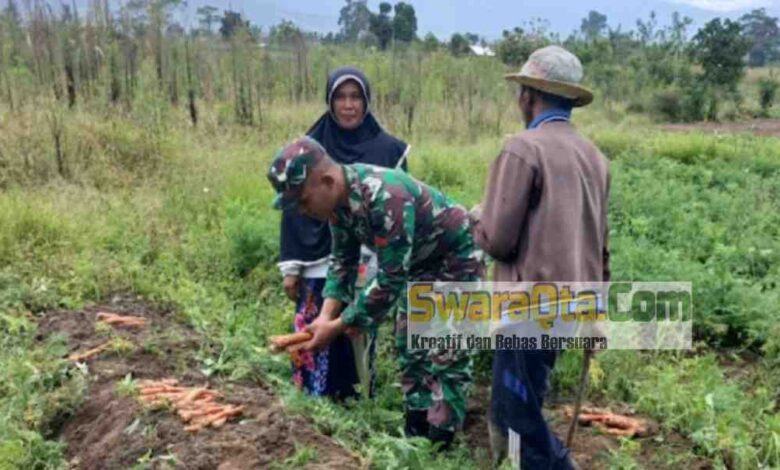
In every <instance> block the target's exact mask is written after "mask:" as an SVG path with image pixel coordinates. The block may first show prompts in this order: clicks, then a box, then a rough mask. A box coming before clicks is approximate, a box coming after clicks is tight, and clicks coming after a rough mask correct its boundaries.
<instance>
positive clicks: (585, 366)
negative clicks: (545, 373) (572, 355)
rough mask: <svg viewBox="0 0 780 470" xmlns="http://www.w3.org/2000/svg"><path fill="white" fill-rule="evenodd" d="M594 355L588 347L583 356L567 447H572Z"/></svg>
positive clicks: (567, 436) (567, 435)
mask: <svg viewBox="0 0 780 470" xmlns="http://www.w3.org/2000/svg"><path fill="white" fill-rule="evenodd" d="M592 357H593V351H591V350H589V349H586V350H585V352H584V354H583V357H582V372H581V373H580V386H579V388H578V389H577V398H576V401H575V402H574V416H572V418H571V424H570V425H569V432H568V433H567V434H566V447H568V448H570V449H571V443H572V441H573V440H574V432H575V431H576V430H577V419H578V417H579V414H580V408H581V407H582V397H583V396H584V395H585V389H586V388H587V386H588V374H589V371H590V359H591V358H592Z"/></svg>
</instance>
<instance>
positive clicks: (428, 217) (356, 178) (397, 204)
mask: <svg viewBox="0 0 780 470" xmlns="http://www.w3.org/2000/svg"><path fill="white" fill-rule="evenodd" d="M343 168H344V175H345V178H346V183H347V186H348V192H349V196H348V198H349V206H348V207H346V206H345V207H341V208H339V209H337V211H336V217H335V220H332V221H331V225H330V227H331V233H332V236H333V245H332V256H331V264H330V269H329V272H328V279H327V282H326V284H325V290H324V296H325V297H330V298H335V299H338V300H341V301H342V302H344V303H347V304H349V306H348V307H347V308H346V309H345V310H344V311H343V312H342V315H341V317H342V319H343V321H344V323H345V324H348V325H355V326H360V327H374V326H376V325H377V323H378V322H379V321H380V320H381V319H382V317H383V316H384V315H385V314H386V313H387V312H388V311H389V310H390V309H391V308H392V307H393V306H394V305H395V304H396V302H398V300H399V299H400V298H401V296H404V295H406V283H407V281H416V280H450V279H451V280H471V279H470V278H469V277H468V276H465V275H464V276H461V278H460V279H459V278H458V273H460V272H466V271H469V272H470V271H475V270H478V269H479V268H478V266H481V265H482V264H481V263H482V261H481V252H480V251H479V250H478V249H476V248H475V244H474V241H473V239H472V236H471V231H470V222H469V218H468V212H467V211H466V209H465V208H464V207H463V206H460V205H458V204H456V203H455V202H454V201H452V200H450V199H449V198H447V197H446V196H445V195H444V194H442V193H441V192H440V191H438V190H437V189H435V188H432V187H430V186H427V185H425V184H424V183H421V182H420V181H417V180H416V179H414V178H412V177H411V176H409V175H408V174H406V173H404V172H403V171H401V170H392V169H386V168H380V167H376V166H372V165H363V164H354V165H344V166H343ZM361 244H363V245H366V246H367V247H369V248H371V249H372V250H374V251H375V252H376V253H377V258H378V271H377V275H376V277H375V278H374V279H373V280H371V281H370V282H369V283H368V285H366V287H365V288H364V289H363V290H362V292H361V293H360V294H359V295H358V296H357V299H356V300H355V296H354V285H355V280H356V278H357V269H358V260H359V257H360V245H361Z"/></svg>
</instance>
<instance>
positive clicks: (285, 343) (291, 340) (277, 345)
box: [270, 331, 312, 353]
mask: <svg viewBox="0 0 780 470" xmlns="http://www.w3.org/2000/svg"><path fill="white" fill-rule="evenodd" d="M311 338H312V334H311V333H309V332H308V331H299V332H297V333H292V334H289V335H280V336H271V338H270V342H271V346H270V349H271V352H274V353H280V352H282V351H285V350H286V349H287V348H289V347H290V346H294V345H296V344H300V343H305V342H306V341H309V340H310V339H311Z"/></svg>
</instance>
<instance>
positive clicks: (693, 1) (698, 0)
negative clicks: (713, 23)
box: [673, 0, 780, 12]
mask: <svg viewBox="0 0 780 470" xmlns="http://www.w3.org/2000/svg"><path fill="white" fill-rule="evenodd" d="M673 1H674V2H675V3H682V4H685V5H690V6H692V7H696V8H701V9H702V10H708V11H717V12H729V11H737V10H745V9H748V8H759V7H766V6H771V5H773V4H777V3H780V2H779V1H778V0H673Z"/></svg>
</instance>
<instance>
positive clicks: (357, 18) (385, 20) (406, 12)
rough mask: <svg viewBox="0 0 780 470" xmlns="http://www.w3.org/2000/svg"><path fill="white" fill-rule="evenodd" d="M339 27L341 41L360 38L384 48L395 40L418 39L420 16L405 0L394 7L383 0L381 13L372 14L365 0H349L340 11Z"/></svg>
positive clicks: (407, 40) (380, 7) (351, 40)
mask: <svg viewBox="0 0 780 470" xmlns="http://www.w3.org/2000/svg"><path fill="white" fill-rule="evenodd" d="M391 12H393V16H392V17H391V16H390V13H391ZM339 27H340V28H341V30H340V31H339V34H338V38H337V39H338V40H339V41H341V42H355V41H358V40H360V41H361V42H363V43H366V44H375V45H378V46H379V48H380V49H382V50H384V49H387V47H388V46H389V45H390V44H391V43H392V42H393V41H401V42H412V41H414V40H416V39H417V15H416V13H415V11H414V6H412V5H411V4H409V3H405V2H398V3H396V4H395V6H393V5H391V4H390V3H388V2H382V3H380V4H379V13H373V12H372V11H371V10H369V8H368V5H367V3H366V0H346V5H344V6H343V7H342V8H341V11H340V14H339ZM367 38H370V39H367Z"/></svg>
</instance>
